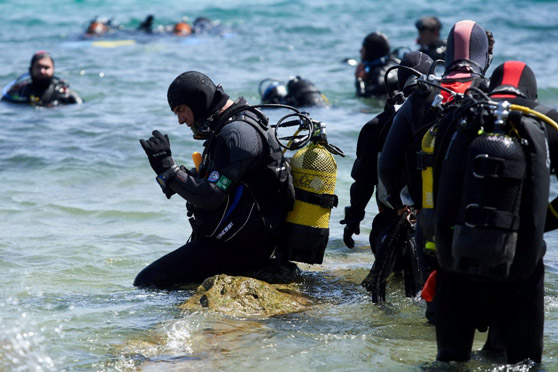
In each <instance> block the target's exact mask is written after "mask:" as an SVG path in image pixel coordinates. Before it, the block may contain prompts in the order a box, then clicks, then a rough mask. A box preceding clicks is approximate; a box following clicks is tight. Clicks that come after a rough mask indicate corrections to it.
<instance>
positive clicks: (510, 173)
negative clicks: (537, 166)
mask: <svg viewBox="0 0 558 372" xmlns="http://www.w3.org/2000/svg"><path fill="white" fill-rule="evenodd" d="M526 166H527V165H526V164H525V162H524V161H520V160H510V159H502V158H497V157H493V156H489V155H487V154H479V155H477V156H476V157H475V161H474V164H473V174H474V176H475V177H477V178H484V177H492V178H500V177H501V178H511V179H517V180H521V179H523V177H525V169H526Z"/></svg>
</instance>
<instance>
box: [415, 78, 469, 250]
mask: <svg viewBox="0 0 558 372" xmlns="http://www.w3.org/2000/svg"><path fill="white" fill-rule="evenodd" d="M436 80H437V78H436V77H435V76H433V75H429V76H423V77H422V78H421V79H419V84H420V85H422V86H424V85H426V86H433V87H435V88H436V89H439V90H440V91H439V93H438V94H437V95H436V96H435V97H434V99H433V101H432V103H431V107H430V110H431V111H432V112H435V113H436V116H437V119H436V120H434V122H433V123H430V124H428V125H427V126H426V127H425V128H424V129H423V130H421V131H419V133H418V134H419V135H422V137H421V138H422V139H421V146H420V148H421V149H420V151H418V152H417V170H419V171H420V172H421V180H422V182H421V210H420V217H419V218H420V226H421V232H422V239H423V241H424V247H423V250H424V252H425V253H427V254H429V255H435V254H436V242H435V210H434V170H433V166H434V148H435V145H436V138H437V137H438V129H439V127H440V123H441V122H443V121H444V120H446V118H447V117H448V116H451V115H452V112H453V110H454V109H456V107H457V106H458V105H459V104H460V103H461V101H462V99H463V95H464V93H465V90H466V89H469V88H470V87H471V86H476V85H479V84H480V80H479V81H468V82H466V83H461V82H459V83H457V84H448V83H444V82H435V81H436ZM438 84H439V85H438Z"/></svg>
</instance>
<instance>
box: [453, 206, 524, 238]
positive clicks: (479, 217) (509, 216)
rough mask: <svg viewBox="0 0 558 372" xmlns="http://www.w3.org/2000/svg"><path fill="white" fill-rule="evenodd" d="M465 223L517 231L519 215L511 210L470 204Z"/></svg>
mask: <svg viewBox="0 0 558 372" xmlns="http://www.w3.org/2000/svg"><path fill="white" fill-rule="evenodd" d="M464 223H465V225H467V226H469V227H485V226H490V227H491V228H493V227H496V228H500V229H504V230H514V231H517V229H518V228H519V216H518V215H515V214H513V213H510V212H505V211H500V210H497V209H495V208H491V207H481V206H479V205H478V204H469V205H468V206H467V208H466V209H465V221H464Z"/></svg>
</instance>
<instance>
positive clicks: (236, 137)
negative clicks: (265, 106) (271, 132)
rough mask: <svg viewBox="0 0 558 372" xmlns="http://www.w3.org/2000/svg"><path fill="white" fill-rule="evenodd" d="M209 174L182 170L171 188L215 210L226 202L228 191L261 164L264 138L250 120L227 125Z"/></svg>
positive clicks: (194, 201) (216, 145)
mask: <svg viewBox="0 0 558 372" xmlns="http://www.w3.org/2000/svg"><path fill="white" fill-rule="evenodd" d="M210 151H211V154H210V156H211V161H210V164H209V166H208V168H207V172H206V175H207V177H203V178H201V177H196V176H194V175H192V174H190V173H189V172H184V171H182V170H179V171H178V173H177V176H176V177H175V178H174V179H173V180H172V181H171V182H170V184H169V186H170V188H171V189H172V190H173V191H175V192H176V193H177V194H179V195H180V196H182V197H183V198H184V199H186V200H187V201H188V202H189V203H191V204H193V205H194V206H195V207H198V208H201V209H204V210H208V211H212V210H215V209H217V208H218V207H219V206H220V205H221V204H223V203H224V202H225V200H226V198H227V194H228V193H231V192H232V191H233V190H234V189H235V186H236V185H237V184H238V183H239V182H240V181H242V180H243V178H244V175H245V174H246V173H247V172H250V171H251V170H252V169H254V168H255V167H257V166H258V164H259V160H258V159H259V157H260V156H259V155H260V154H261V152H262V141H261V137H260V135H259V134H258V133H257V132H256V130H255V129H254V128H253V127H252V126H251V125H250V124H247V123H244V122H233V123H230V124H227V125H226V126H225V127H224V128H223V129H222V130H221V132H220V133H219V135H218V136H217V137H216V138H215V146H214V148H213V150H210Z"/></svg>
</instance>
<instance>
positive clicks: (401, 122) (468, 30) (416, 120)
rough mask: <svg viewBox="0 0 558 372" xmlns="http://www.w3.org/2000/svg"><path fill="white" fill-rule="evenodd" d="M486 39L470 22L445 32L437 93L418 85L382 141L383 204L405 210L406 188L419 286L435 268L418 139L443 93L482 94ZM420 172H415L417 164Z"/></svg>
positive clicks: (430, 308)
mask: <svg viewBox="0 0 558 372" xmlns="http://www.w3.org/2000/svg"><path fill="white" fill-rule="evenodd" d="M488 47H489V42H488V37H487V34H486V32H485V30H484V29H483V28H482V27H481V26H480V25H479V24H478V23H476V22H473V21H460V22H457V23H456V24H455V25H454V26H453V27H452V29H451V31H450V33H449V36H448V48H447V50H446V57H445V71H444V75H443V76H442V79H441V80H440V82H439V84H440V86H441V87H442V88H443V89H442V88H436V87H432V86H431V85H424V84H423V87H424V88H425V89H419V90H417V91H416V92H415V93H413V94H411V96H410V97H409V98H408V99H407V100H406V101H405V103H404V104H403V106H402V107H401V109H400V110H399V111H398V112H397V115H396V116H395V118H394V120H393V124H392V126H391V129H390V131H389V133H388V135H387V138H386V142H385V145H384V149H383V151H382V154H381V155H380V158H379V169H378V171H379V174H380V179H381V181H382V183H383V185H384V186H385V190H386V195H385V204H386V205H388V206H389V207H390V208H392V209H394V210H396V211H398V213H399V214H401V213H403V211H405V210H407V208H408V207H409V206H408V205H407V204H406V203H404V202H403V201H402V199H401V196H400V192H401V189H402V188H403V187H404V186H405V185H406V186H407V188H408V191H409V194H410V197H411V199H412V201H413V204H414V206H413V208H414V209H415V210H417V214H418V221H417V224H416V234H415V238H416V243H417V254H418V258H419V264H420V266H421V272H422V273H423V280H424V281H425V282H427V279H428V277H429V276H430V274H431V272H432V271H433V270H435V269H436V268H437V260H436V255H435V251H433V249H432V248H431V246H430V245H429V244H428V242H429V241H430V240H432V238H425V237H424V236H425V235H429V234H430V231H431V230H432V229H427V228H426V227H427V226H430V225H431V224H427V223H425V218H426V216H431V214H427V213H426V209H425V211H421V209H424V206H423V201H424V200H425V199H424V198H423V191H424V190H423V186H422V184H423V179H422V174H421V170H423V169H422V168H423V167H424V165H425V164H429V161H428V159H423V158H422V157H420V158H419V156H418V155H417V153H420V150H421V143H422V139H423V136H424V134H425V133H426V132H427V131H428V130H429V129H430V128H431V126H432V124H433V123H434V122H435V120H436V119H437V118H438V116H439V115H440V110H439V109H438V108H437V106H433V103H434V100H435V98H436V96H437V95H438V94H440V95H441V97H442V103H443V104H444V105H449V102H453V101H454V96H453V95H452V94H450V93H449V92H454V93H464V92H465V91H466V90H467V89H469V88H470V87H482V88H483V89H485V90H486V89H487V88H488V82H487V79H486V78H485V77H484V73H485V72H486V70H487V69H488V66H489V64H490V59H489V56H488ZM419 162H420V168H421V169H418V163H419ZM402 172H403V173H404V174H405V184H401V173H402ZM423 230H424V231H423ZM434 309H435V305H433V304H432V303H430V302H428V303H427V310H426V318H427V319H428V321H429V322H430V323H435V314H434V313H435V311H434Z"/></svg>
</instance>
